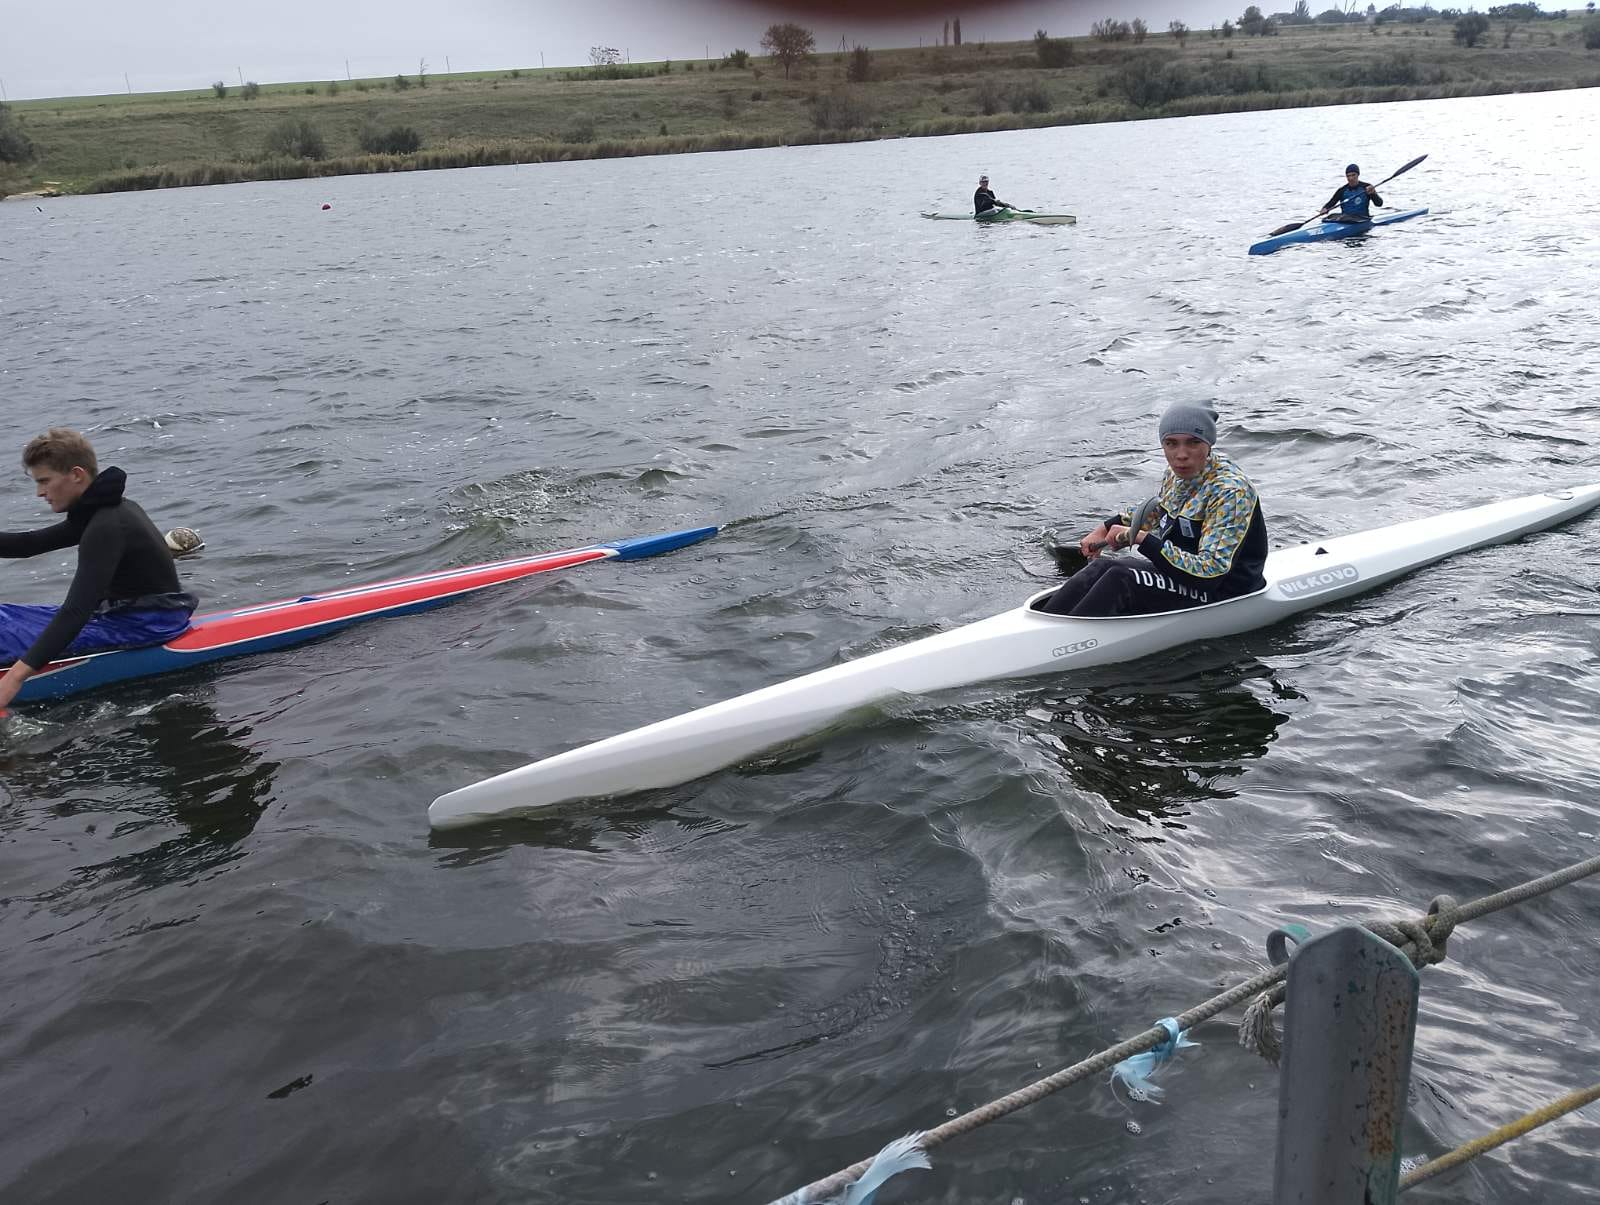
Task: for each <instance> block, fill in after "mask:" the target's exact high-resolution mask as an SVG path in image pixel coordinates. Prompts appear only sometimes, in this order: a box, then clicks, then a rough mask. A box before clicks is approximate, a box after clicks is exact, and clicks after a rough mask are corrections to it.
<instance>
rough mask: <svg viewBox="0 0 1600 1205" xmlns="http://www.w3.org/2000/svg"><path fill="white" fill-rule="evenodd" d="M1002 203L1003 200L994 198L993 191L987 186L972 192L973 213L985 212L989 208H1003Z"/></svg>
mask: <svg viewBox="0 0 1600 1205" xmlns="http://www.w3.org/2000/svg"><path fill="white" fill-rule="evenodd" d="M1004 205H1005V202H1004V201H996V200H995V199H994V193H992V192H990V191H989V190H988V189H987V188H980V189H979V190H978V191H977V192H975V193H973V194H972V210H973V212H974V213H987V212H988V211H989V210H991V209H1000V208H1003V207H1004Z"/></svg>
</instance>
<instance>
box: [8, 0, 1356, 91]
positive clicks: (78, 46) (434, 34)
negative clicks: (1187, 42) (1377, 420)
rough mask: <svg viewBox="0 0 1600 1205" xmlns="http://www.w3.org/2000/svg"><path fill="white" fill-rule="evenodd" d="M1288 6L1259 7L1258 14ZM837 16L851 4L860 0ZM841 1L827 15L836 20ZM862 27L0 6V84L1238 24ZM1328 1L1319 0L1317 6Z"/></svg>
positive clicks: (660, 2) (1199, 13)
mask: <svg viewBox="0 0 1600 1205" xmlns="http://www.w3.org/2000/svg"><path fill="white" fill-rule="evenodd" d="M1291 5H1292V0H1284V2H1283V3H1282V4H1281V5H1279V4H1263V5H1262V7H1263V8H1264V9H1265V10H1266V11H1269V12H1270V11H1272V10H1273V9H1275V8H1278V7H1283V8H1288V7H1291ZM837 7H842V8H847V9H848V8H853V9H854V10H855V11H860V8H861V7H862V6H861V5H855V6H848V5H840V6H837ZM837 7H836V9H835V11H836V12H837ZM901 7H920V9H921V10H922V11H924V12H926V14H927V15H925V16H920V17H899V18H896V19H895V20H892V21H890V22H887V23H883V24H876V25H875V24H870V23H868V22H866V21H864V20H862V19H860V18H859V17H856V16H854V15H852V16H848V17H840V16H838V15H830V14H828V13H822V12H818V11H817V9H816V7H815V6H813V7H812V8H811V9H809V10H807V9H806V7H805V6H804V5H803V4H802V5H798V6H788V5H784V4H779V3H760V2H759V0H566V2H561V3H558V2H555V0H453V2H451V3H448V4H447V3H444V2H443V0H269V2H267V3H259V2H258V3H248V2H247V3H245V4H237V3H229V2H228V0H160V2H159V3H152V2H150V0H0V85H3V86H4V89H5V93H6V95H7V96H9V97H10V99H12V100H24V99H31V98H36V97H44V96H78V95H86V94H92V93H100V92H121V91H123V90H124V88H125V87H126V86H127V85H125V84H124V82H123V74H124V72H126V74H127V77H128V81H129V83H131V85H132V88H133V91H135V92H160V91H166V90H169V89H180V88H204V87H207V86H208V85H209V84H210V83H211V81H212V80H219V79H221V80H228V81H230V82H232V83H235V84H236V83H238V82H239V78H240V76H241V74H242V75H243V77H244V78H245V79H253V80H256V81H258V82H260V83H276V82H281V81H291V80H323V79H343V78H344V76H345V60H346V59H348V60H349V63H350V70H351V72H353V73H354V74H355V75H357V76H363V75H366V76H375V75H392V74H394V73H395V72H397V71H404V72H406V73H408V74H409V73H412V72H415V71H416V70H417V61H418V59H426V60H427V62H428V69H429V70H430V71H431V72H438V73H443V72H444V71H445V64H446V60H447V59H448V61H449V66H450V68H451V69H452V70H455V71H483V70H490V69H495V68H511V67H536V66H538V65H539V56H540V54H541V53H542V54H543V55H544V61H545V63H546V64H548V65H549V66H552V67H554V66H561V65H571V64H576V63H584V62H587V61H588V54H589V47H591V46H594V45H606V46H615V47H617V48H619V49H623V50H626V51H627V52H628V53H629V54H630V56H631V57H632V58H634V59H639V60H649V59H663V58H671V59H684V58H701V57H704V56H705V55H706V54H707V48H708V47H709V53H710V54H713V55H719V54H723V53H725V52H726V51H728V50H731V49H733V48H735V47H739V46H742V47H744V48H745V49H747V50H750V51H752V52H754V51H756V49H757V44H758V43H759V42H760V40H761V33H762V31H763V30H765V29H766V27H767V26H768V25H770V24H771V23H772V22H774V21H781V20H791V19H792V20H798V21H799V22H800V23H801V24H803V25H805V26H806V27H807V28H809V29H811V30H813V31H814V32H815V33H816V35H817V44H818V46H819V48H827V47H829V46H837V45H838V44H839V41H840V39H841V38H844V39H846V40H847V41H848V42H850V43H852V44H853V43H856V42H860V43H863V44H865V45H869V46H871V45H881V46H893V45H898V46H915V45H917V38H918V37H919V36H921V37H922V38H924V39H925V40H926V41H927V42H929V43H932V42H934V41H935V40H937V38H938V36H939V31H940V29H941V28H942V26H943V24H944V21H945V18H946V17H960V18H961V25H962V33H963V35H964V40H965V41H968V42H976V41H979V40H981V39H984V38H987V39H989V40H991V41H1009V40H1012V39H1016V38H1026V37H1029V36H1031V35H1032V34H1033V31H1034V30H1036V29H1039V28H1041V27H1042V28H1045V29H1047V30H1049V31H1050V32H1051V33H1052V34H1056V35H1058V36H1059V35H1066V34H1082V33H1086V32H1087V31H1088V28H1089V23H1090V22H1091V21H1093V20H1096V19H1097V18H1100V17H1106V16H1114V17H1121V18H1124V19H1131V18H1133V17H1135V16H1142V17H1144V19H1145V20H1146V21H1148V22H1149V23H1150V27H1151V28H1152V29H1154V30H1161V31H1164V30H1165V29H1166V27H1167V22H1168V21H1171V20H1173V19H1174V18H1176V19H1179V20H1183V21H1187V22H1188V23H1189V24H1191V25H1195V26H1199V27H1204V26H1206V25H1209V24H1211V23H1213V22H1220V21H1222V19H1223V18H1224V17H1229V16H1232V17H1237V16H1238V15H1239V13H1240V12H1242V11H1243V10H1244V7H1245V5H1244V3H1238V4H1233V3H1229V2H1228V0H1148V2H1146V3H1138V2H1134V0H1103V2H1102V0H1088V2H1070V3H1069V2H1066V0H1055V2H1054V3H1048V2H1044V0H1018V2H1017V3H1011V4H1007V3H988V4H981V3H980V4H978V6H977V7H972V6H970V5H969V6H967V7H965V8H963V6H962V5H960V4H959V3H951V4H950V5H949V7H948V8H946V7H942V6H940V5H938V4H925V5H921V6H916V5H914V4H911V3H910V0H905V2H904V3H902V5H901ZM1313 7H1316V8H1322V7H1326V4H1324V3H1323V2H1322V0H1318V2H1317V3H1316V4H1315V5H1314V6H1313Z"/></svg>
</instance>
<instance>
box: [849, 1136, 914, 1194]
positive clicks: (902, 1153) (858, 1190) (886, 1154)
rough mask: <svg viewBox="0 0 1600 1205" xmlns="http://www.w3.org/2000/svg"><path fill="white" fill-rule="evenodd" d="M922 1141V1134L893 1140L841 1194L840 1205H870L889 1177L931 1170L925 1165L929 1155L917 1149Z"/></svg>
mask: <svg viewBox="0 0 1600 1205" xmlns="http://www.w3.org/2000/svg"><path fill="white" fill-rule="evenodd" d="M921 1141H922V1134H921V1133H920V1132H918V1133H915V1134H907V1135H906V1136H905V1137H904V1138H896V1139H895V1140H894V1141H893V1142H891V1143H890V1144H889V1145H888V1146H886V1147H884V1148H883V1149H882V1150H881V1151H879V1152H878V1153H877V1154H876V1155H874V1156H873V1157H872V1163H871V1164H870V1165H869V1166H868V1167H867V1170H866V1171H864V1172H862V1173H861V1179H859V1180H857V1181H856V1182H855V1183H854V1184H852V1185H851V1186H850V1187H849V1188H847V1189H845V1190H844V1195H843V1196H842V1197H840V1198H839V1205H872V1198H873V1197H874V1196H876V1195H877V1192H878V1189H879V1188H880V1187H881V1186H882V1185H883V1182H884V1181H885V1180H887V1179H888V1178H889V1177H890V1176H897V1175H899V1174H900V1173H901V1172H903V1171H909V1170H910V1169H912V1168H914V1167H920V1168H925V1169H931V1168H932V1167H933V1164H931V1163H929V1162H928V1152H927V1151H925V1150H923V1149H922V1147H921V1146H920V1145H919V1143H921Z"/></svg>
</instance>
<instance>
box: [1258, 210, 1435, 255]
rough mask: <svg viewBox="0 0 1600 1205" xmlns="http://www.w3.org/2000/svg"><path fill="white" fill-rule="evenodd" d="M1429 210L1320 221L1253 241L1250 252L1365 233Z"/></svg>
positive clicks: (1270, 251)
mask: <svg viewBox="0 0 1600 1205" xmlns="http://www.w3.org/2000/svg"><path fill="white" fill-rule="evenodd" d="M1427 212H1428V211H1427V210H1426V209H1408V210H1406V211H1405V212H1404V213H1391V214H1386V215H1384V216H1383V217H1381V218H1373V219H1372V221H1370V222H1318V223H1317V224H1316V225H1315V226H1307V227H1306V228H1305V229H1303V230H1291V231H1290V232H1289V233H1288V234H1280V235H1277V236H1275V237H1273V238H1269V239H1262V240H1261V241H1260V242H1259V243H1251V244H1250V254H1251V255H1271V254H1272V253H1273V252H1274V251H1277V250H1278V249H1280V248H1282V247H1288V246H1291V245H1293V244H1295V243H1320V242H1322V241H1323V240H1325V239H1333V238H1349V237H1350V236H1351V235H1355V234H1365V233H1366V232H1367V231H1369V230H1371V229H1372V228H1373V227H1374V226H1392V225H1394V224H1395V223H1396V222H1409V221H1410V220H1411V219H1412V218H1420V217H1422V216H1423V215H1424V214H1426V213H1427Z"/></svg>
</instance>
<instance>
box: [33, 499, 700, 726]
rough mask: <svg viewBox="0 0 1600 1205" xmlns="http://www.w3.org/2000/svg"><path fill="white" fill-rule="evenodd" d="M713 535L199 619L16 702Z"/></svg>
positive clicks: (627, 544) (598, 547)
mask: <svg viewBox="0 0 1600 1205" xmlns="http://www.w3.org/2000/svg"><path fill="white" fill-rule="evenodd" d="M717 530H718V529H717V528H715V527H694V528H689V529H687V530H685V531H670V532H665V533H663V534H661V535H655V536H638V537H635V538H634V539H630V540H616V541H613V542H612V543H610V544H595V545H592V546H590V547H588V548H573V549H569V550H567V551H565V552H546V553H541V554H539V555H537V556H525V557H513V558H512V559H510V560H505V561H493V562H491V563H489V564H487V565H468V566H466V567H464V568H461V569H445V570H442V571H440V572H437V573H423V574H419V575H417V576H416V577H402V578H395V579H393V580H391V581H383V582H374V583H373V584H371V585H367V586H351V587H349V588H348V589H344V590H329V591H326V592H324V593H322V594H305V595H302V596H301V597H299V598H290V599H285V600H283V601H282V602H273V603H263V604H261V605H260V606H254V607H243V608H241V609H239V610H237V611H214V612H212V613H210V614H208V615H197V616H195V618H194V621H193V622H192V623H191V624H190V625H189V627H188V629H187V630H186V631H185V632H184V633H183V634H182V635H180V636H176V637H174V638H173V639H172V640H169V641H168V642H167V643H166V644H158V645H152V646H150V647H148V648H139V649H114V650H112V651H110V652H105V653H91V654H89V655H88V656H85V657H72V658H67V659H64V660H61V661H52V662H51V663H50V664H49V665H47V666H45V667H44V668H43V669H42V670H40V671H39V672H38V673H37V674H35V675H34V676H33V677H31V678H29V679H28V680H27V681H26V682H24V683H23V684H22V690H21V691H20V692H19V693H18V695H17V701H18V702H19V703H31V702H36V701H39V700H42V699H59V698H62V697H64V696H66V695H73V694H78V693H80V692H82V691H86V690H93V689H95V688H96V687H100V686H105V685H108V684H110V683H112V682H124V681H127V680H128V679H130V678H146V677H150V676H151V675H153V674H165V673H171V672H172V671H174V670H180V669H187V668H189V667H190V666H192V665H203V664H205V663H206V662H208V661H220V660H222V659H223V658H224V657H243V656H247V655H249V654H251V653H265V652H269V651H271V650H273V649H281V648H287V647H289V646H290V645H293V644H303V643H304V642H305V641H307V640H314V639H316V638H317V637H318V636H325V635H327V634H328V633H329V632H336V631H338V630H339V629H340V628H345V627H349V626H350V625H351V624H354V623H360V622H361V621H363V620H367V619H378V618H381V617H383V616H386V615H414V614H416V613H417V612H418V611H426V610H428V609H429V608H432V607H437V606H440V605H442V604H444V603H447V602H449V601H450V600H451V599H453V598H459V597H460V596H461V595H463V594H471V593H472V592H473V591H475V590H482V589H484V588H485V587H486V586H495V585H499V584H500V583H502V582H511V581H516V580H517V579H518V578H524V577H529V576H531V575H533V574H535V573H548V572H549V571H550V570H552V569H565V568H567V567H569V566H571V565H584V564H587V563H588V562H590V561H609V560H618V561H636V560H639V559H641V558H643V557H647V556H655V555H657V554H658V553H662V552H671V551H672V550H673V549H675V548H682V547H684V545H686V544H694V543H698V542H699V541H700V540H705V539H709V538H710V537H711V536H714V535H716V534H717Z"/></svg>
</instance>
